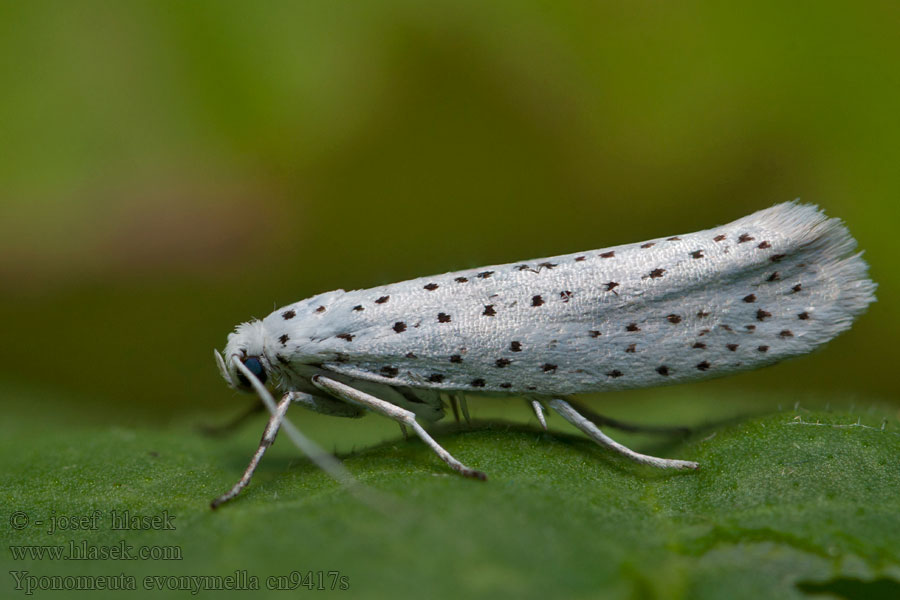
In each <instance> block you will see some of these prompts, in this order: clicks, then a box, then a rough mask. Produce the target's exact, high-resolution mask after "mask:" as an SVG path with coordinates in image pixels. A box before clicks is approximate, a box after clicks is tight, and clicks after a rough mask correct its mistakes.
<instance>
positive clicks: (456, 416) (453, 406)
mask: <svg viewBox="0 0 900 600" xmlns="http://www.w3.org/2000/svg"><path fill="white" fill-rule="evenodd" d="M447 398H448V402H449V403H450V408H451V409H452V410H453V420H455V421H456V422H457V423H459V402H458V401H457V400H456V396H454V395H453V394H450V395H449V396H447Z"/></svg>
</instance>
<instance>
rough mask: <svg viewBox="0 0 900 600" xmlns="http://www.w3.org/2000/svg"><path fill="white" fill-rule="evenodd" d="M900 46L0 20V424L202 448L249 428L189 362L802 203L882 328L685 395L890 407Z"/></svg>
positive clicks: (584, 16)
mask: <svg viewBox="0 0 900 600" xmlns="http://www.w3.org/2000/svg"><path fill="white" fill-rule="evenodd" d="M898 26H900V6H898V4H897V3H894V2H869V3H863V4H858V3H849V2H848V3H840V2H829V3H822V2H815V3H781V2H756V3H753V4H752V5H749V6H742V7H738V6H737V5H733V4H731V3H713V2H710V3H667V2H613V3H557V2H539V1H527V2H523V1H521V0H517V1H505V2H503V1H496V2H488V3H484V2H470V1H464V0H463V1H460V0H455V1H453V2H444V1H437V2H435V1H429V2H413V1H402V0H387V1H380V2H354V3H336V2H318V1H317V2H264V3H259V4H248V3H241V2H212V3H202V2H180V1H179V2H162V1H155V2H93V1H81V2H61V1H60V2H28V3H13V2H4V3H3V4H2V5H0V82H2V88H3V89H2V92H0V207H2V208H0V289H2V294H0V315H2V316H3V319H2V323H3V324H2V331H3V334H2V335H3V338H2V339H3V344H2V348H0V353H2V354H0V389H2V390H4V392H3V393H2V395H0V403H2V405H0V409H2V410H4V413H5V414H13V413H18V414H25V415H27V416H28V417H29V418H33V419H42V418H45V417H46V416H47V415H48V414H50V413H53V414H66V415H70V417H67V418H71V419H72V422H74V423H77V422H78V421H79V420H84V421H87V420H90V419H94V420H96V419H100V420H102V421H107V422H115V423H123V424H136V423H148V424H156V425H164V424H166V423H169V422H173V421H182V420H184V419H189V418H192V416H195V415H198V414H201V413H202V414H203V415H209V414H216V415H219V414H221V415H222V418H224V417H226V416H227V415H229V414H233V413H235V412H237V411H239V410H240V409H241V408H242V407H243V406H244V405H245V404H247V403H248V402H249V399H245V398H239V397H237V396H236V395H235V394H234V393H233V392H231V391H230V390H228V389H227V388H226V387H225V385H224V383H223V382H222V381H221V380H220V378H219V376H218V373H217V371H216V369H215V367H214V364H213V360H212V349H213V348H214V347H218V348H221V347H222V346H223V345H224V342H225V336H226V334H227V333H228V332H229V331H230V330H231V329H232V327H233V326H234V325H235V324H237V323H239V322H241V321H244V320H247V319H249V318H250V317H254V316H255V317H263V316H265V315H266V314H268V313H269V312H270V311H271V310H273V309H274V308H276V307H278V306H281V305H283V304H286V303H289V302H293V301H296V300H298V299H301V298H304V297H307V296H310V295H313V294H315V293H318V292H322V291H326V290H330V289H334V288H338V287H341V288H344V289H355V288H361V287H368V286H373V285H377V284H382V283H388V282H393V281H399V280H402V279H405V278H410V277H414V276H419V275H425V274H429V273H438V272H444V271H449V270H455V269H461V268H467V267H474V266H480V265H483V264H490V263H503V262H507V261H514V260H521V259H526V258H532V257H541V256H548V255H555V254H561V253H568V252H575V251H579V250H584V249H593V248H599V247H603V246H610V245H615V244H619V243H626V242H634V241H638V240H641V239H645V238H651V237H657V236H662V235H668V234H677V233H683V232H689V231H694V230H697V229H702V228H707V227H711V226H714V225H717V224H721V223H725V222H728V221H730V220H732V219H735V218H738V217H741V216H743V215H745V214H748V213H750V212H753V211H755V210H758V209H761V208H764V207H767V206H770V205H772V204H774V203H777V202H782V201H785V200H790V199H793V198H797V197H800V198H801V199H803V200H805V201H809V202H814V203H817V204H819V205H820V206H822V207H823V208H824V209H825V210H826V211H827V213H828V214H829V215H831V216H835V217H840V218H842V219H844V220H845V221H846V222H847V224H848V225H849V227H850V229H851V231H852V233H853V234H854V235H855V236H856V238H857V239H858V240H859V242H860V247H861V248H863V249H865V251H866V258H867V260H868V261H869V263H870V265H871V273H872V277H873V278H874V279H875V280H876V281H877V282H878V284H879V288H878V294H877V295H878V298H879V301H878V302H877V303H876V304H874V305H873V306H872V308H871V309H870V310H869V312H868V313H867V314H865V315H864V316H863V317H862V318H860V319H859V322H858V323H857V324H856V326H855V327H854V328H853V329H852V330H851V331H850V332H849V333H847V334H845V335H843V336H841V337H840V338H839V339H837V340H835V341H834V342H833V343H831V344H829V345H828V346H827V348H825V349H824V350H822V351H820V352H818V353H816V354H815V355H814V356H811V357H805V358H802V359H799V360H795V361H790V362H788V363H784V364H781V365H778V366H776V367H773V368H770V369H766V370H763V371H760V372H754V373H748V374H745V375H742V376H738V377H732V378H729V379H724V380H718V381H716V382H710V383H704V384H702V386H703V393H704V394H707V395H708V394H712V395H716V394H721V397H722V398H723V405H724V406H727V402H726V401H725V400H724V398H727V397H728V393H729V392H731V391H734V390H742V391H746V390H753V393H754V394H757V395H758V397H759V398H761V400H760V401H761V402H763V400H762V399H764V398H765V397H767V396H769V395H776V394H777V395H779V396H780V397H782V398H783V397H785V396H788V397H796V398H802V399H803V400H804V402H807V403H809V402H814V403H815V402H821V403H822V404H825V403H827V402H828V401H829V398H830V397H833V396H836V395H839V396H840V397H842V398H847V397H848V396H849V397H850V398H851V399H852V398H856V397H858V398H860V399H865V401H866V402H872V401H875V402H887V403H890V402H896V401H897V394H896V383H895V381H894V380H893V377H889V374H890V373H891V372H893V370H894V369H895V368H896V365H895V361H896V356H897V353H896V340H897V339H898V337H900V316H898V312H897V311H896V310H894V309H893V307H894V306H895V305H896V302H895V299H896V298H897V292H898V283H900V281H898V279H900V270H898V258H900V253H898V251H897V248H896V243H897V242H896V232H897V225H898V224H900V223H898V222H900V219H898V198H900V177H898V165H900V143H898V140H900V116H898V107H900V70H898V68H897V64H898V58H900V36H898V35H897V31H898ZM696 389H698V390H699V389H700V388H699V387H696ZM681 391H682V392H683V394H684V395H685V396H690V393H691V388H684V389H682V390H681ZM654 393H655V392H654V391H653V390H650V391H648V392H633V393H626V394H616V395H610V396H609V397H604V398H598V399H596V400H595V406H597V407H598V408H599V407H600V406H607V405H608V406H615V405H616V404H622V403H630V402H633V401H634V402H637V401H643V400H644V399H646V398H652V396H653V394H654ZM698 393H699V392H698ZM23 397H27V398H45V399H46V402H31V403H30V404H29V405H28V406H21V404H22V402H21V400H20V398H23ZM60 398H61V399H62V400H60ZM603 403H606V404H603ZM473 409H475V410H476V411H477V410H478V407H477V406H476V405H473ZM611 412H613V413H614V412H615V410H613V411H611ZM298 418H300V417H298ZM392 431H393V430H392Z"/></svg>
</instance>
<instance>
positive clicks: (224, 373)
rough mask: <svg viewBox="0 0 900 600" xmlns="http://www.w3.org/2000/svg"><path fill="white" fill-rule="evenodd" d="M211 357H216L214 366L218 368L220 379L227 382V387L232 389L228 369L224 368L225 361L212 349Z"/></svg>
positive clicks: (220, 354) (232, 385) (219, 353)
mask: <svg viewBox="0 0 900 600" xmlns="http://www.w3.org/2000/svg"><path fill="white" fill-rule="evenodd" d="M213 356H215V357H216V366H217V367H219V373H221V374H222V378H223V379H225V381H227V382H228V385H230V386H231V387H234V383H233V382H232V381H231V375H229V374H228V369H227V368H225V359H224V358H222V353H221V352H219V351H218V350H216V349H215V348H213Z"/></svg>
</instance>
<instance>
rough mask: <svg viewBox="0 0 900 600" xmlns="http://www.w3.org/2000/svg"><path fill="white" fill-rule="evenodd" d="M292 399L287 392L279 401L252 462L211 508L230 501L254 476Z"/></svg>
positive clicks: (211, 504) (214, 501) (213, 502)
mask: <svg viewBox="0 0 900 600" xmlns="http://www.w3.org/2000/svg"><path fill="white" fill-rule="evenodd" d="M291 401H292V396H291V394H285V395H284V397H283V398H282V399H281V400H280V401H279V402H278V405H277V410H276V411H275V414H273V415H272V416H271V417H270V418H269V424H268V425H266V430H265V431H264V432H263V435H262V439H261V440H259V447H258V448H257V449H256V452H254V453H253V457H252V458H251V459H250V464H249V465H247V468H246V469H245V470H244V474H243V475H242V476H241V478H240V479H239V480H238V482H237V483H236V484H234V486H233V487H232V488H231V489H230V490H228V491H227V492H225V493H224V494H222V495H221V496H219V497H218V498H216V499H215V500H213V501H212V502H211V503H210V505H209V506H210V508H218V507H219V506H221V505H222V504H224V503H225V502H228V501H229V500H231V499H232V498H234V497H235V496H237V495H238V494H239V493H240V492H241V490H242V489H244V488H245V487H247V484H248V483H250V478H251V477H253V472H254V471H255V470H256V467H257V466H258V465H259V461H260V460H262V457H263V454H265V453H266V450H268V449H269V446H271V445H272V443H273V442H274V441H275V436H276V435H277V434H278V429H279V428H280V427H281V421H282V420H283V419H284V414H285V413H286V412H287V409H288V406H290V405H291Z"/></svg>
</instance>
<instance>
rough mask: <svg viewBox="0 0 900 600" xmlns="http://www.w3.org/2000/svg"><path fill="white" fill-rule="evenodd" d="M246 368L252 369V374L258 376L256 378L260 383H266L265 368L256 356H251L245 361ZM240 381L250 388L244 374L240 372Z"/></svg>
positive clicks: (238, 375)
mask: <svg viewBox="0 0 900 600" xmlns="http://www.w3.org/2000/svg"><path fill="white" fill-rule="evenodd" d="M243 363H244V366H245V367H247V368H248V369H250V372H251V373H253V374H254V375H256V378H257V379H259V381H260V383H265V382H266V370H265V369H264V368H263V365H262V363H261V362H260V360H259V358H257V357H256V356H251V357H250V358H247V359H245V360H244V361H243ZM237 377H238V380H239V381H240V382H241V383H242V384H243V385H245V386H246V387H250V382H249V381H247V378H246V377H244V374H243V373H241V372H238V374H237Z"/></svg>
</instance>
